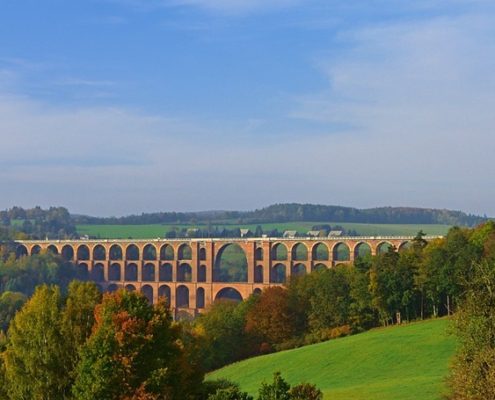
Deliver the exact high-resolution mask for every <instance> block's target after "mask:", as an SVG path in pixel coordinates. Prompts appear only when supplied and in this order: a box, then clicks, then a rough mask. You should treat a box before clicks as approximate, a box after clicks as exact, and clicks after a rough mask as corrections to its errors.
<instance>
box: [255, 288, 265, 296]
mask: <svg viewBox="0 0 495 400" xmlns="http://www.w3.org/2000/svg"><path fill="white" fill-rule="evenodd" d="M261 293H263V291H262V290H261V289H260V288H259V287H258V288H256V289H254V290H253V294H254V295H255V296H259V295H260V294H261Z"/></svg>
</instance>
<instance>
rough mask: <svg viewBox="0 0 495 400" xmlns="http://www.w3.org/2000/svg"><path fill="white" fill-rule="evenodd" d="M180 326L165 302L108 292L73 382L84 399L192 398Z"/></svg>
mask: <svg viewBox="0 0 495 400" xmlns="http://www.w3.org/2000/svg"><path fill="white" fill-rule="evenodd" d="M186 365H187V360H186V359H185V353H184V352H183V349H182V347H181V344H180V340H179V330H178V327H176V326H173V325H172V322H171V318H170V313H169V311H168V309H167V308H166V306H165V304H164V303H159V304H157V305H155V306H152V305H150V304H149V303H148V301H147V300H146V298H145V297H143V296H142V295H140V294H137V293H134V292H126V291H119V292H117V293H112V294H108V293H107V294H105V295H104V297H103V301H102V303H101V304H100V305H98V306H97V307H96V323H95V326H94V328H93V332H92V334H91V336H90V337H89V339H88V341H87V342H86V344H85V345H84V346H83V348H82V350H81V361H80V363H79V366H78V368H77V379H76V382H75V385H74V388H73V393H74V398H75V399H79V400H90V399H91V400H92V399H101V400H105V399H108V400H111V399H135V400H137V399H142V400H144V399H146V400H147V399H150V400H151V399H153V400H158V399H184V400H186V399H189V398H192V394H193V392H194V391H195V390H198V388H199V386H200V384H201V381H202V376H198V375H196V378H197V379H198V382H190V381H188V379H190V378H192V377H194V376H195V375H194V373H188V371H187V370H186V371H184V368H185V366H186Z"/></svg>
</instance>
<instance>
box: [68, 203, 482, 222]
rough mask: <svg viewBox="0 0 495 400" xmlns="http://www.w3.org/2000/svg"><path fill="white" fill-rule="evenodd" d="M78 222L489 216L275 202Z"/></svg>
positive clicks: (443, 219)
mask: <svg viewBox="0 0 495 400" xmlns="http://www.w3.org/2000/svg"><path fill="white" fill-rule="evenodd" d="M72 218H73V221H74V223H76V224H107V225H138V224H143V225H148V224H192V225H195V224H208V223H211V224H213V225H215V224H216V225H226V224H229V223H235V224H261V223H270V222H300V221H310V222H311V221H314V222H334V223H335V222H337V223H339V222H357V223H371V224H445V225H452V226H453V225H459V226H475V225H477V224H480V223H482V222H483V221H486V220H487V218H486V217H482V216H477V215H472V214H466V213H463V212H461V211H452V210H440V209H429V208H413V207H381V208H370V209H358V208H352V207H341V206H328V205H316V204H297V203H290V204H274V205H270V206H268V207H264V208H261V209H257V210H254V211H212V212H183V213H180V212H156V213H142V214H139V215H129V216H124V217H104V218H99V217H91V216H80V215H78V216H73V217H72Z"/></svg>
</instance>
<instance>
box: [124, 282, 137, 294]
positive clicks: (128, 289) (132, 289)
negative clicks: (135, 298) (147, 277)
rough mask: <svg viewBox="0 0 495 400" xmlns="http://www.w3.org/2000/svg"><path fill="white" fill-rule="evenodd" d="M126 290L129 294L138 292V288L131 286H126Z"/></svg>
mask: <svg viewBox="0 0 495 400" xmlns="http://www.w3.org/2000/svg"><path fill="white" fill-rule="evenodd" d="M125 290H127V291H129V292H135V291H136V286H134V285H131V284H128V285H125Z"/></svg>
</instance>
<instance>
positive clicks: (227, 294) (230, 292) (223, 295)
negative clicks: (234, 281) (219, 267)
mask: <svg viewBox="0 0 495 400" xmlns="http://www.w3.org/2000/svg"><path fill="white" fill-rule="evenodd" d="M218 300H231V301H242V295H241V294H240V293H239V291H238V290H237V289H234V288H232V287H225V288H223V289H221V290H219V291H218V292H217V294H216V295H215V301H218Z"/></svg>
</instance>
